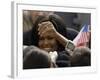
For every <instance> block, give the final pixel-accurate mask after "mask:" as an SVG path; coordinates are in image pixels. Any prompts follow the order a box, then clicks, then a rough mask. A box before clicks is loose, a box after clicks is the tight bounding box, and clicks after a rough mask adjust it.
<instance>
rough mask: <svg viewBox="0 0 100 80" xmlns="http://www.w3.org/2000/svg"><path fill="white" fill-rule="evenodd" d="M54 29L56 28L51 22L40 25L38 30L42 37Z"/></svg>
mask: <svg viewBox="0 0 100 80" xmlns="http://www.w3.org/2000/svg"><path fill="white" fill-rule="evenodd" d="M52 27H54V26H53V24H52V23H51V22H50V21H47V22H43V23H41V24H39V28H38V31H39V33H38V34H39V35H42V34H44V33H45V32H48V31H50V30H52V29H53V28H52Z"/></svg>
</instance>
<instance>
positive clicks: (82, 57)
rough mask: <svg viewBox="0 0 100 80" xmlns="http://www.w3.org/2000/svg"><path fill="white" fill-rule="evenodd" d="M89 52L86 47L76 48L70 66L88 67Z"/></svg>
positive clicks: (89, 61) (89, 60) (89, 62)
mask: <svg viewBox="0 0 100 80" xmlns="http://www.w3.org/2000/svg"><path fill="white" fill-rule="evenodd" d="M90 65H91V51H90V49H89V48H88V47H79V48H76V49H75V50H74V52H73V55H72V56H71V66H90Z"/></svg>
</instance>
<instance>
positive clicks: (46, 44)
mask: <svg viewBox="0 0 100 80" xmlns="http://www.w3.org/2000/svg"><path fill="white" fill-rule="evenodd" d="M47 21H50V22H51V23H52V24H53V26H54V28H55V29H56V31H57V32H59V33H60V34H61V35H63V36H64V37H66V26H65V24H64V23H63V20H62V19H61V18H60V17H59V16H58V15H55V14H53V15H48V16H41V17H39V18H38V19H37V20H36V22H35V26H34V28H33V31H32V36H33V38H32V39H33V44H34V45H36V46H38V47H40V48H41V49H42V48H51V51H55V50H64V47H63V46H62V45H61V44H60V43H58V42H57V40H56V39H55V38H54V35H52V34H50V33H48V34H45V35H43V36H42V37H41V36H39V35H38V27H39V26H38V24H41V23H43V22H47ZM41 27H42V26H41Z"/></svg>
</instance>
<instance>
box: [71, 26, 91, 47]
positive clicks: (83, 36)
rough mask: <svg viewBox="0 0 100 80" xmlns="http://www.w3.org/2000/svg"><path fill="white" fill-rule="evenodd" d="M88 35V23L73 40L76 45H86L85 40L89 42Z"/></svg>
mask: <svg viewBox="0 0 100 80" xmlns="http://www.w3.org/2000/svg"><path fill="white" fill-rule="evenodd" d="M89 37H90V35H89V25H84V26H83V27H82V29H81V30H80V32H79V34H78V35H77V36H76V38H75V39H74V40H73V42H74V44H75V46H77V47H79V46H86V45H87V42H89Z"/></svg>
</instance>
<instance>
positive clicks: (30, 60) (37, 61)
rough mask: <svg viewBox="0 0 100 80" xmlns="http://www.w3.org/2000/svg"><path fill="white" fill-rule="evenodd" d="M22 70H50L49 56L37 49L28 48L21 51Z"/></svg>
mask: <svg viewBox="0 0 100 80" xmlns="http://www.w3.org/2000/svg"><path fill="white" fill-rule="evenodd" d="M23 54H24V55H23V69H36V68H50V67H51V59H50V57H49V54H48V53H47V52H45V51H43V50H41V49H39V48H37V47H34V46H29V47H27V48H25V49H24V50H23Z"/></svg>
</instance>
